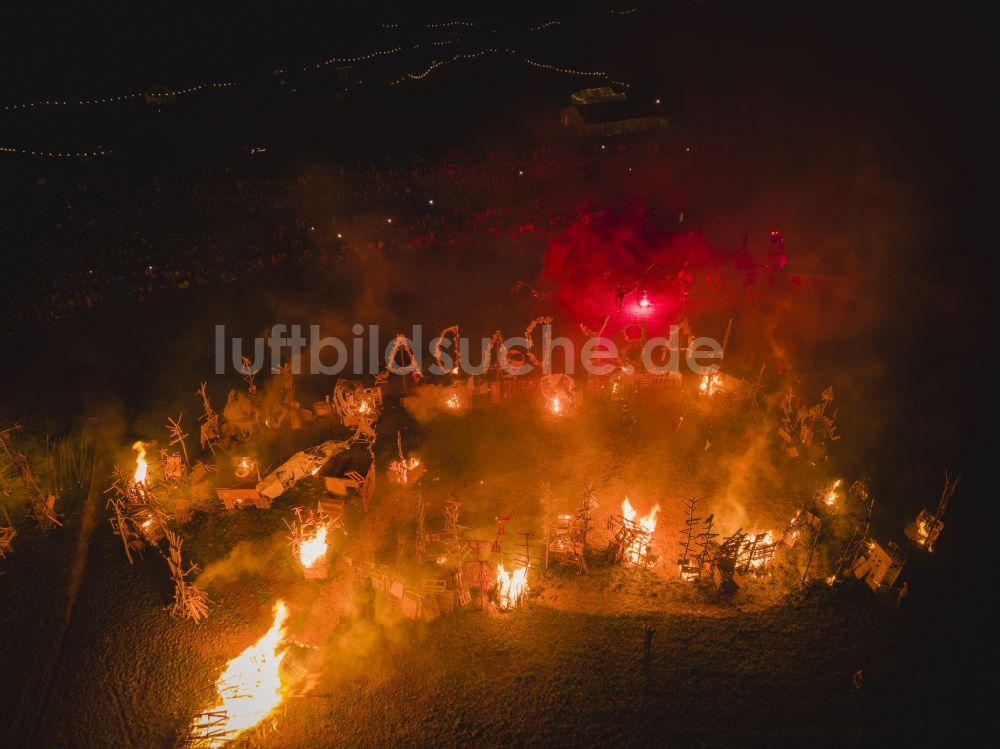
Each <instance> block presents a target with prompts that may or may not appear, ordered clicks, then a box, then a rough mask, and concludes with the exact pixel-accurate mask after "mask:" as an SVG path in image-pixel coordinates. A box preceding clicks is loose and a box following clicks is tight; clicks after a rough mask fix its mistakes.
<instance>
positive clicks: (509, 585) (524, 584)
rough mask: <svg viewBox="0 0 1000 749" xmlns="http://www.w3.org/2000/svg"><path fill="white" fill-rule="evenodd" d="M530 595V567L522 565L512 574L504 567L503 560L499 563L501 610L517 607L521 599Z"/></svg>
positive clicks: (498, 576) (498, 579) (498, 584)
mask: <svg viewBox="0 0 1000 749" xmlns="http://www.w3.org/2000/svg"><path fill="white" fill-rule="evenodd" d="M526 595H528V568H527V567H521V568H519V569H516V570H514V574H513V575H511V574H510V573H508V572H507V570H505V569H504V567H503V562H501V563H500V564H498V565H497V605H498V606H499V607H500V610H501V611H510V610H511V609H514V608H517V606H518V604H520V603H521V599H523V598H524V596H526Z"/></svg>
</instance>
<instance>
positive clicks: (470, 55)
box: [389, 47, 629, 87]
mask: <svg viewBox="0 0 1000 749" xmlns="http://www.w3.org/2000/svg"><path fill="white" fill-rule="evenodd" d="M499 54H506V55H510V56H511V57H514V58H515V59H517V60H520V61H521V62H523V63H525V64H526V65H530V66H532V67H534V68H538V69H540V70H547V71H549V72H552V73H561V74H563V75H575V76H581V77H584V78H604V79H605V80H607V81H608V82H609V83H612V84H615V85H617V86H625V87H628V85H629V84H628V83H625V82H624V81H615V80H612V79H611V78H610V77H609V76H608V73H606V72H605V71H603V70H579V69H577V68H563V67H559V66H557V65H549V64H548V63H544V62H539V61H538V60H533V59H532V58H530V57H527V56H526V55H523V54H521V52H519V51H518V50H516V49H511V48H509V47H506V48H499V47H486V48H484V49H481V50H479V51H478V52H459V53H457V54H455V55H452V56H451V58H449V59H447V60H435V61H434V62H432V63H431V64H430V65H428V66H427V68H425V69H424V70H422V71H420V72H419V73H407V74H406V75H404V76H401V77H400V78H396V79H395V80H392V81H389V83H390V85H393V86H398V85H400V84H401V83H405V82H406V81H420V80H423V79H425V78H427V77H428V76H429V75H430V74H431V73H433V72H434V71H435V70H438V69H440V68H443V67H444V66H445V65H451V64H453V63H456V62H465V61H468V60H476V59H478V58H480V57H485V56H486V55H499Z"/></svg>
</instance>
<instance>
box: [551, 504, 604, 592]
mask: <svg viewBox="0 0 1000 749" xmlns="http://www.w3.org/2000/svg"><path fill="white" fill-rule="evenodd" d="M546 491H547V492H548V497H547V498H546V494H545V492H546ZM543 502H544V503H545V505H544V506H545V508H546V509H545V512H546V514H547V516H548V517H552V515H553V514H554V507H555V504H554V501H553V500H552V498H551V489H546V488H544V487H543ZM596 508H597V500H596V499H595V498H594V490H593V486H592V485H591V486H588V487H587V489H586V490H585V491H584V493H583V500H582V502H581V503H580V507H579V508H577V510H576V512H575V513H564V514H561V515H555V517H554V518H552V519H551V520H550V521H546V524H545V530H546V540H545V567H546V568H547V567H548V562H549V560H550V559H551V560H552V561H555V562H558V563H560V564H565V565H568V566H571V567H576V569H577V571H578V572H579V573H580V574H581V575H582V574H585V573H586V572H587V558H586V553H587V536H588V535H589V533H590V530H591V525H592V523H593V520H592V518H591V513H592V512H593V511H594V510H595V509H596Z"/></svg>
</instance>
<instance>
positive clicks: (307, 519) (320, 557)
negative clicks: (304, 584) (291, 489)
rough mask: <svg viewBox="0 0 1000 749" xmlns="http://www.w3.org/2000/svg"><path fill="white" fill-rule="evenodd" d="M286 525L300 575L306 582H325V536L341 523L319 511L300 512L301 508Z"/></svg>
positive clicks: (296, 509) (326, 547)
mask: <svg viewBox="0 0 1000 749" xmlns="http://www.w3.org/2000/svg"><path fill="white" fill-rule="evenodd" d="M286 525H288V530H289V531H290V532H291V535H290V536H289V537H288V539H289V541H291V544H292V555H293V556H294V557H295V558H296V559H297V560H298V562H299V564H300V565H302V574H303V576H304V577H305V579H306V580H325V579H326V576H327V558H326V552H327V549H328V544H327V534H328V533H329V532H330V531H331V530H332V529H333V528H334V527H340V528H341V529H343V526H342V525H341V521H340V520H339V519H338V520H337V521H334V520H332V519H331V518H330V516H329V515H326V514H325V513H323V512H322V511H320V510H306V511H305V512H303V511H302V508H301V507H296V508H295V520H293V521H292V523H291V524H290V525H289V524H288V523H286Z"/></svg>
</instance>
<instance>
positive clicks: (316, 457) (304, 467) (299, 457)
mask: <svg viewBox="0 0 1000 749" xmlns="http://www.w3.org/2000/svg"><path fill="white" fill-rule="evenodd" d="M348 447H349V444H348V443H347V442H339V441H337V440H326V441H325V442H321V443H320V444H318V445H316V446H314V447H310V448H308V449H306V450H300V451H299V452H297V453H295V454H294V455H293V456H292V457H290V458H289V459H288V460H286V461H285V462H284V463H282V464H281V465H280V466H278V467H277V468H275V469H274V470H273V471H271V472H270V473H269V474H267V475H266V476H265V477H264V478H263V479H261V480H260V482H259V483H258V484H257V491H258V492H259V493H260V495H261V496H262V497H266V498H267V499H269V500H274V499H277V498H278V497H280V496H281V495H282V494H284V492H285V491H286V490H288V489H290V488H292V487H293V486H294V485H295V484H296V483H297V482H298V481H299V480H300V479H303V478H305V477H306V476H315V475H316V474H318V473H319V471H320V469H321V468H322V467H323V466H324V465H326V462H327V461H328V460H330V458H332V457H333V456H334V455H336V454H337V453H340V452H343V451H344V450H346V449H347V448H348Z"/></svg>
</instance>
